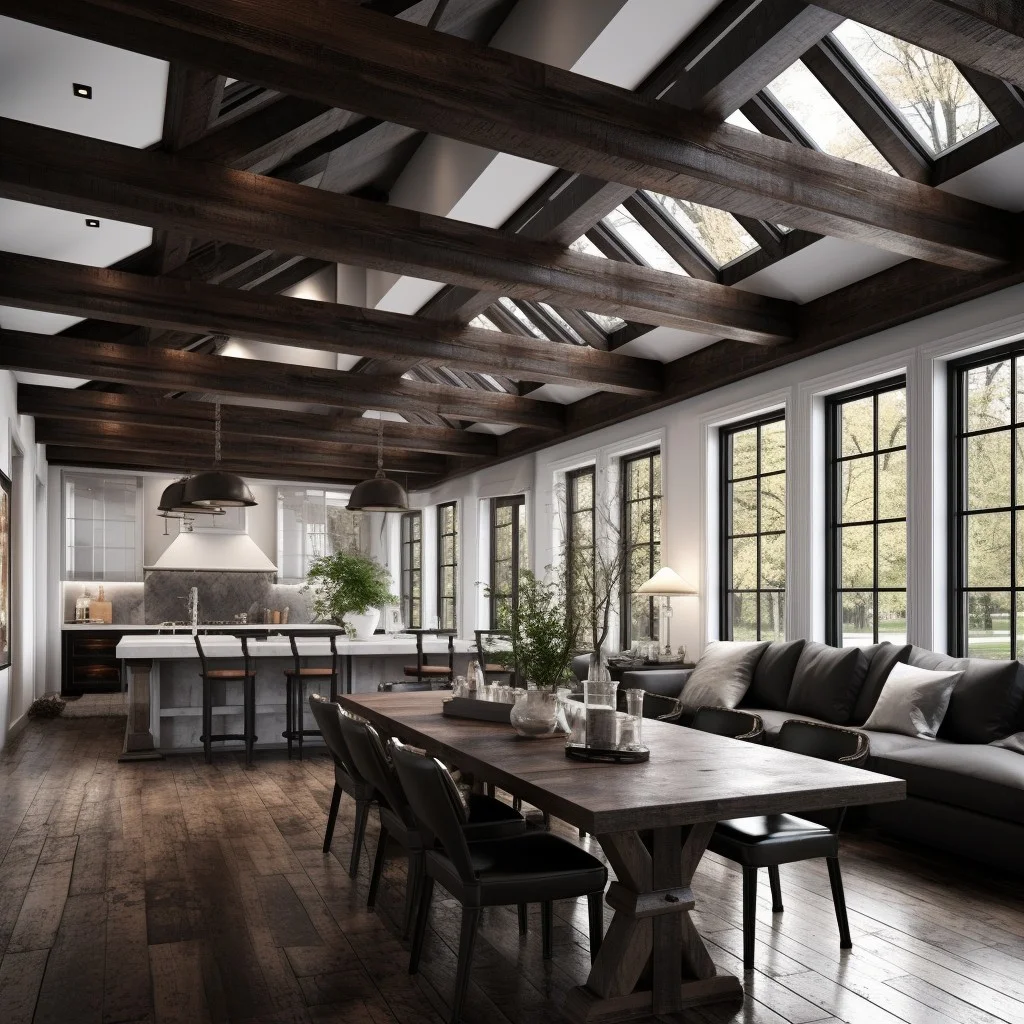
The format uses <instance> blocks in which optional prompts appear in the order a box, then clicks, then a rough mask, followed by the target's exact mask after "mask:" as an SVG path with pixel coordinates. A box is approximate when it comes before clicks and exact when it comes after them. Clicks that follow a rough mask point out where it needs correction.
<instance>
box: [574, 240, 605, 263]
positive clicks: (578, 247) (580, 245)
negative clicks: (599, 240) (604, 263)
mask: <svg viewBox="0 0 1024 1024" xmlns="http://www.w3.org/2000/svg"><path fill="white" fill-rule="evenodd" d="M569 248H570V249H572V251H573V252H580V253H583V255H584V256H597V257H598V258H599V259H602V260H603V259H607V258H608V257H607V256H605V254H604V253H603V252H601V250H600V249H598V247H597V246H596V245H594V243H593V242H592V241H591V240H590V239H589V238H587V236H586V235H580V237H579V238H577V239H576V241H575V242H573V243H572V245H570V246H569Z"/></svg>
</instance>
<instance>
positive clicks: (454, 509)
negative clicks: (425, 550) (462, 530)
mask: <svg viewBox="0 0 1024 1024" xmlns="http://www.w3.org/2000/svg"><path fill="white" fill-rule="evenodd" d="M449 509H450V510H451V513H452V528H451V531H450V532H449V531H447V530H446V529H445V525H444V519H445V512H446V511H447V510H449ZM436 512H437V625H438V627H439V628H440V629H458V628H459V626H458V623H459V503H458V502H457V501H445V502H442V503H441V504H440V505H438V506H437V510H436ZM448 537H451V540H452V561H451V562H446V561H445V560H444V542H445V539H446V538H448ZM447 568H450V569H451V570H452V592H451V593H450V594H446V593H445V587H444V570H445V569H447ZM448 604H450V605H451V612H452V614H451V622H450V623H449V622H448V620H447V619H446V617H445V608H446V606H447V605H448Z"/></svg>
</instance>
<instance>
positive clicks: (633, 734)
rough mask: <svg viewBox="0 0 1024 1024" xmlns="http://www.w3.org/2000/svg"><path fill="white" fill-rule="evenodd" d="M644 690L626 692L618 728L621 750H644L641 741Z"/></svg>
mask: <svg viewBox="0 0 1024 1024" xmlns="http://www.w3.org/2000/svg"><path fill="white" fill-rule="evenodd" d="M645 692H646V691H644V690H626V691H625V693H626V711H625V714H624V716H623V718H622V722H621V725H620V727H619V747H620V749H622V750H645V749H646V748H645V747H644V741H643V724H644V696H645Z"/></svg>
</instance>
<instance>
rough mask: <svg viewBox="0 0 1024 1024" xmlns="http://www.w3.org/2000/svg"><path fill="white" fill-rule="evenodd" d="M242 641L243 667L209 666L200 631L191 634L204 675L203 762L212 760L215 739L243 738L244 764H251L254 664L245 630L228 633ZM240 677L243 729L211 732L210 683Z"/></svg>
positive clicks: (211, 687)
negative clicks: (204, 759) (243, 631)
mask: <svg viewBox="0 0 1024 1024" xmlns="http://www.w3.org/2000/svg"><path fill="white" fill-rule="evenodd" d="M231 635H233V636H234V637H235V638H236V639H238V640H241V641H242V660H243V664H244V666H245V667H244V668H210V666H209V664H208V663H207V661H206V652H205V651H204V650H203V645H202V642H201V641H200V639H199V634H198V633H195V634H193V639H194V640H195V642H196V650H197V651H198V652H199V661H200V664H201V665H202V678H203V734H202V736H200V737H199V738H200V740H201V741H202V744H203V754H204V756H205V758H206V763H207V764H210V763H211V762H212V759H213V758H212V754H213V747H212V744H213V743H215V742H221V741H223V740H242V741H244V743H245V766H246V768H251V767H252V748H253V744H254V743H255V742H256V739H257V736H256V666H255V664H254V662H253V658H252V655H250V654H249V645H248V638H247V637H246V635H245V634H244V633H237V634H231ZM232 680H240V681H241V683H242V731H241V732H240V733H238V732H223V733H214V731H213V684H214V683H220V682H230V681H232Z"/></svg>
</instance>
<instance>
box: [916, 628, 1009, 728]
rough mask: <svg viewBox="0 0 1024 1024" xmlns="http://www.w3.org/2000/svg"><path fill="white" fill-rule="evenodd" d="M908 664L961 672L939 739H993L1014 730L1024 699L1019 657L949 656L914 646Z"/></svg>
mask: <svg viewBox="0 0 1024 1024" xmlns="http://www.w3.org/2000/svg"><path fill="white" fill-rule="evenodd" d="M910 664H911V665H918V666H919V667H921V668H929V669H933V670H935V671H938V672H946V671H954V670H959V671H962V672H963V676H961V678H960V681H959V682H958V683H957V684H956V686H955V687H954V688H953V696H952V697H951V698H950V700H949V710H948V711H947V712H946V717H945V718H944V719H943V720H942V728H941V729H939V739H941V740H950V741H952V742H953V743H992V742H993V741H994V740H999V739H1002V738H1003V737H1004V736H1009V735H1010V733H1012V732H1014V731H1016V729H1017V720H1018V715H1019V714H1020V709H1021V703H1022V701H1024V666H1021V663H1020V662H1019V661H989V660H988V659H987V658H951V657H950V656H949V655H948V654H936V653H934V652H933V651H926V650H923V649H922V648H920V647H914V648H912V649H911V652H910Z"/></svg>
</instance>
